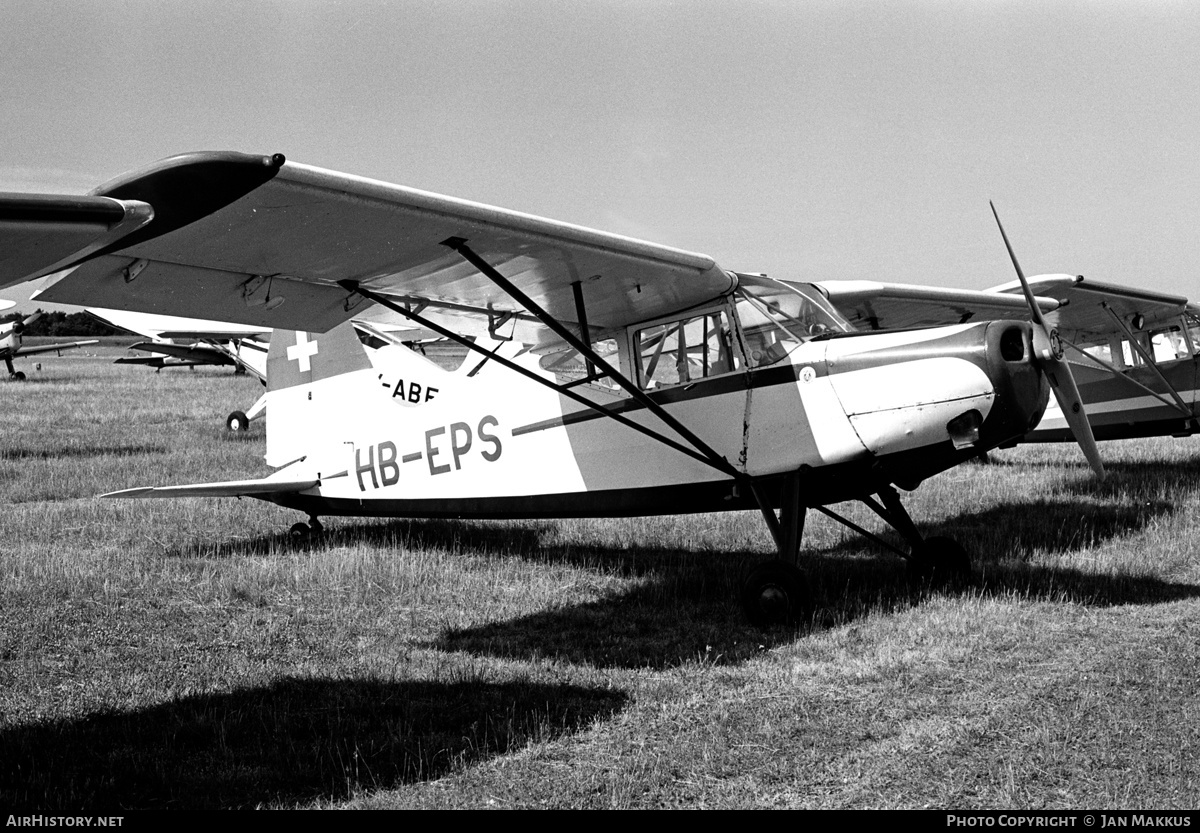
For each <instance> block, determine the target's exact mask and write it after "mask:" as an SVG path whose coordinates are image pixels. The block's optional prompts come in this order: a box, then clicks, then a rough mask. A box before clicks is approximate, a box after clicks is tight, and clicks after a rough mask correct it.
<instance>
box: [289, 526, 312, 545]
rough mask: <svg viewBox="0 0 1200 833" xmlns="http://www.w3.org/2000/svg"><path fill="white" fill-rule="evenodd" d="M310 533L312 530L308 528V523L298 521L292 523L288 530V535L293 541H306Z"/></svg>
mask: <svg viewBox="0 0 1200 833" xmlns="http://www.w3.org/2000/svg"><path fill="white" fill-rule="evenodd" d="M310 535H312V530H311V529H309V528H308V524H306V523H303V522H300V523H294V524H292V528H291V529H289V530H288V537H289V538H291V539H292V540H293V541H297V542H299V541H307V540H308V538H309V536H310Z"/></svg>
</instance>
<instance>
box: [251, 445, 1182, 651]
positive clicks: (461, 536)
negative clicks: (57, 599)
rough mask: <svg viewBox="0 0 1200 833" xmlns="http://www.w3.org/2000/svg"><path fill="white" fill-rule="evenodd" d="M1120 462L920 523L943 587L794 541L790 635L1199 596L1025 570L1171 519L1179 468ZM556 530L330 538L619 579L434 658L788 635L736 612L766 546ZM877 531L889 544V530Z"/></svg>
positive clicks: (403, 531) (729, 643)
mask: <svg viewBox="0 0 1200 833" xmlns="http://www.w3.org/2000/svg"><path fill="white" fill-rule="evenodd" d="M1181 465H1183V464H1181ZM1122 468H1124V469H1125V470H1124V471H1122V470H1121V469H1118V471H1117V475H1118V476H1117V477H1114V478H1113V479H1112V480H1111V481H1110V482H1109V483H1108V484H1103V485H1101V486H1100V487H1098V488H1097V487H1096V486H1095V485H1092V484H1089V483H1083V484H1082V485H1079V486H1074V485H1069V486H1068V487H1067V490H1066V491H1067V492H1068V493H1071V492H1078V493H1079V494H1078V496H1074V497H1073V496H1068V497H1064V498H1057V499H1044V500H1040V501H1036V502H1033V503H1028V502H1023V503H1020V504H1001V505H999V506H994V507H991V508H988V509H983V510H979V511H966V512H962V513H960V514H958V515H954V516H951V517H950V518H948V519H946V520H944V521H942V522H940V523H938V524H936V525H932V524H930V525H926V524H919V526H920V527H921V530H922V532H923V533H924V534H926V535H950V536H952V537H954V538H955V539H956V540H958V541H959V542H960V543H961V544H962V545H963V546H964V547H965V548H966V550H967V551H968V552H969V553H971V555H972V561H973V565H974V568H975V569H974V575H973V577H972V578H971V579H969V580H966V581H963V582H959V583H957V584H955V585H953V586H949V587H937V588H933V587H929V586H928V585H925V584H921V583H919V582H916V581H913V580H910V579H909V577H908V574H907V573H908V571H907V566H906V563H905V562H904V561H903V560H902V559H900V558H899V557H896V556H895V555H893V554H891V553H887V552H885V551H883V550H882V549H881V548H879V547H878V546H877V545H875V544H872V543H869V542H867V541H865V540H864V539H861V538H858V537H857V536H851V537H849V538H848V539H847V540H846V541H845V542H844V543H841V544H839V545H836V546H833V547H828V548H824V549H812V548H808V547H806V548H805V549H804V551H803V552H802V555H801V559H802V561H801V565H802V566H803V567H804V568H805V570H806V571H807V574H808V577H809V581H810V583H811V587H812V592H813V599H814V602H815V610H816V613H815V615H814V617H813V620H812V621H811V622H808V623H806V624H805V627H804V628H802V629H801V631H799V633H803V632H804V631H805V630H807V629H810V628H813V627H816V628H821V627H832V626H837V625H841V624H845V623H847V622H851V621H854V620H856V619H859V618H862V617H864V616H869V615H879V614H887V613H889V612H893V611H899V610H904V609H907V608H910V607H912V606H914V605H916V604H918V603H920V602H921V601H922V600H924V599H926V598H928V596H929V595H930V594H931V593H942V594H956V593H959V594H972V595H980V594H983V595H993V596H998V597H1010V596H1012V595H1014V594H1016V595H1018V596H1020V597H1023V598H1030V599H1034V600H1037V599H1041V600H1047V601H1056V602H1061V601H1067V602H1074V603H1079V604H1087V605H1095V606H1110V605H1122V604H1155V603H1161V602H1168V601H1174V600H1180V599H1188V598H1195V597H1200V586H1196V585H1192V584H1184V583H1175V582H1169V581H1165V580H1162V579H1160V578H1156V577H1154V576H1149V575H1133V574H1116V575H1114V574H1112V571H1103V572H1088V571H1086V570H1081V569H1077V568H1075V567H1071V566H1061V565H1053V564H1051V565H1047V564H1045V563H1033V562H1034V559H1036V560H1037V561H1040V562H1046V561H1048V560H1049V561H1053V560H1054V557H1055V556H1056V555H1060V554H1061V555H1064V556H1066V555H1069V554H1070V553H1072V552H1075V551H1077V550H1079V549H1080V548H1082V547H1085V546H1095V545H1098V544H1103V543H1105V542H1107V541H1111V540H1117V539H1121V538H1124V537H1127V536H1130V535H1135V534H1137V533H1139V532H1141V531H1142V530H1144V529H1145V528H1146V527H1147V526H1149V525H1151V524H1152V523H1154V522H1155V521H1156V520H1157V519H1160V518H1162V517H1165V516H1168V515H1170V514H1172V513H1173V512H1174V511H1175V504H1173V503H1169V502H1166V501H1163V500H1161V499H1160V498H1155V497H1153V496H1154V495H1161V494H1162V489H1161V485H1162V483H1163V478H1164V477H1167V478H1173V479H1172V481H1171V482H1178V483H1180V484H1181V487H1180V488H1181V494H1182V493H1183V492H1186V491H1189V490H1191V489H1192V488H1193V483H1194V482H1195V481H1196V480H1197V479H1198V478H1197V475H1196V471H1197V470H1196V468H1195V467H1194V466H1190V465H1183V468H1184V469H1186V471H1181V470H1179V466H1173V465H1167V466H1165V467H1164V466H1162V465H1159V464H1154V465H1153V466H1152V467H1149V468H1146V467H1139V466H1136V465H1131V466H1127V467H1122ZM1081 482H1082V481H1081ZM1097 498H1099V499H1100V500H1097ZM877 527H878V525H876V526H875V528H877ZM554 530H555V526H554V524H553V522H549V521H535V522H525V523H517V522H514V523H504V524H488V523H480V522H470V521H453V520H401V521H392V522H389V523H383V524H379V523H361V522H359V523H355V522H350V523H348V524H345V525H342V524H338V525H337V526H336V527H334V529H333V530H332V533H331V535H330V537H329V542H330V543H331V544H333V543H339V544H348V545H354V544H368V545H371V546H380V547H385V548H386V547H390V548H393V549H396V550H397V557H402V552H403V551H404V550H420V549H442V550H446V551H449V552H451V553H455V552H462V553H465V554H478V555H489V554H490V555H495V556H499V557H519V558H525V559H529V560H533V561H539V562H545V563H563V564H570V565H572V566H575V567H578V568H581V569H583V570H585V571H597V572H598V573H601V574H602V577H604V578H608V577H616V578H617V579H620V580H621V581H620V582H619V584H620V589H610V588H611V587H612V586H613V585H614V584H616V583H614V582H611V581H607V580H598V581H597V582H596V583H595V585H596V587H595V588H587V587H583V588H582V589H580V588H578V587H576V588H569V589H564V599H563V602H562V603H561V604H559V605H555V606H553V607H549V608H547V609H545V610H542V611H538V612H536V613H532V614H530V615H527V616H522V617H517V618H515V619H511V620H507V621H497V622H489V623H487V624H483V625H479V626H476V627H470V628H460V629H449V630H446V631H445V632H444V633H442V634H441V635H440V636H439V637H438V638H437V639H436V640H434V641H433V642H432V643H430V645H429V647H432V648H435V649H438V650H445V651H463V652H467V653H473V654H479V655H489V656H500V657H505V658H511V659H524V660H527V659H529V658H531V657H550V658H556V659H562V660H566V661H570V662H574V663H586V664H591V665H596V666H603V667H622V668H645V667H651V668H662V667H672V666H676V665H681V664H685V663H694V662H697V661H701V662H713V663H735V662H740V661H743V660H745V659H746V658H748V657H750V656H752V655H754V654H755V653H757V652H759V651H761V650H762V649H763V648H764V647H766V646H769V645H772V644H779V643H782V642H789V641H791V640H793V639H795V638H796V636H797V633H798V632H797V631H794V630H790V629H779V630H776V631H772V632H767V633H764V632H762V631H760V630H758V629H756V628H753V627H751V626H750V625H748V624H747V622H746V621H745V618H744V616H743V614H742V611H741V607H740V603H739V594H740V591H741V587H742V582H743V580H744V578H745V576H746V574H747V573H748V571H749V570H750V569H752V568H753V567H754V566H755V565H756V564H758V563H761V562H762V561H764V560H767V559H768V558H770V556H769V554H767V553H765V552H751V551H748V550H742V551H724V552H722V551H712V550H706V551H690V550H684V549H672V548H665V547H612V546H586V545H580V544H578V543H572V544H569V545H567V544H559V543H549V544H547V543H546V541H547V539H550V538H552V537H553V535H552V533H553V532H554ZM885 537H891V538H892V540H893V541H896V542H897V543H898V540H897V539H896V538H895V536H888V535H885ZM288 546H292V545H291V544H290V543H288V542H287V541H286V539H285V538H283V536H270V537H264V538H259V539H255V540H252V541H246V542H242V543H240V544H239V545H237V546H235V547H233V548H232V549H231V551H230V552H229V555H230V556H234V557H237V556H240V555H242V554H248V553H254V554H269V553H270V552H272V551H275V552H278V551H279V548H280V547H288ZM312 546H318V547H320V546H324V544H322V543H314V544H312ZM631 580H632V581H631ZM582 583H583V584H585V585H586V584H587V582H586V581H584V582H582ZM631 584H632V585H633V586H632V588H631V587H630V585H631ZM589 597H590V598H589Z"/></svg>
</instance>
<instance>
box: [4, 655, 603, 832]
mask: <svg viewBox="0 0 1200 833" xmlns="http://www.w3.org/2000/svg"><path fill="white" fill-rule="evenodd" d="M626 699H627V698H626V696H625V695H624V694H621V693H619V692H614V691H611V690H600V689H593V688H582V687H579V686H568V685H538V684H519V683H511V684H493V683H485V682H480V681H465V682H462V683H456V684H444V683H431V682H380V681H374V680H354V679H350V680H342V679H296V678H290V679H283V680H280V681H278V682H276V683H274V684H273V685H271V686H268V687H262V688H249V689H242V690H237V691H232V692H228V693H221V694H200V695H192V696H188V697H182V698H179V699H177V700H174V701H172V702H169V703H163V704H161V705H157V706H152V707H149V708H145V709H136V710H132V711H128V712H110V713H99V714H94V715H90V716H88V717H85V718H82V719H78V720H70V721H61V722H54V723H42V724H38V725H33V726H15V727H9V728H5V729H3V730H0V804H3V805H4V807H6V808H7V809H6V811H5V812H19V811H20V810H21V809H28V810H33V811H36V812H38V813H43V814H44V813H56V812H71V811H79V810H84V809H86V810H87V811H88V812H104V811H106V810H112V811H119V810H128V809H154V808H170V809H220V808H237V807H256V806H270V805H276V806H278V805H282V806H291V805H296V804H304V803H310V802H330V801H342V800H345V799H347V798H350V797H352V796H353V795H354V794H355V793H357V792H360V791H374V790H381V789H389V788H394V787H397V786H400V785H401V784H405V783H413V782H419V781H425V780H432V779H436V778H439V777H441V776H444V775H446V774H448V773H450V772H452V771H455V770H458V769H460V768H462V767H463V766H465V765H469V764H473V763H478V762H480V761H483V760H487V759H489V758H492V757H495V756H498V755H503V754H505V753H508V752H510V751H514V750H516V749H519V748H522V747H524V746H527V745H528V744H530V743H535V742H539V741H547V740H553V739H554V738H556V737H560V736H562V735H564V734H567V733H570V732H573V731H576V730H578V729H580V728H585V727H587V726H589V725H590V724H591V723H592V722H593V721H594V720H597V719H605V718H608V717H611V716H612V715H613V714H615V713H616V712H617V711H619V710H620V709H622V708H623V707H624V706H625V703H626Z"/></svg>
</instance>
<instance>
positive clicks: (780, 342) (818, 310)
mask: <svg viewBox="0 0 1200 833" xmlns="http://www.w3.org/2000/svg"><path fill="white" fill-rule="evenodd" d="M738 280H739V283H738V288H737V292H736V293H735V296H734V297H735V300H736V302H737V314H738V320H739V321H740V322H741V325H742V334H743V336H744V337H745V339H746V350H747V354H748V356H749V358H750V363H751V365H752V366H754V367H762V366H764V365H769V364H774V363H775V362H777V361H779V360H780V359H782V358H783V357H784V356H786V355H787V354H788V353H790V352H792V351H793V350H794V349H796V348H797V347H798V346H800V345H801V344H803V343H804V342H806V341H808V340H809V339H811V338H814V337H816V336H820V335H824V334H826V333H848V332H853V330H854V328H853V327H852V326H851V325H850V324H849V323H848V322H847V321H846V319H845V317H843V316H842V315H841V313H839V312H838V311H837V310H836V309H835V308H834V307H833V305H832V304H830V303H829V301H828V299H826V298H825V296H823V295H822V294H821V293H820V292H818V291H817V290H816V289H815V288H814V287H811V286H807V285H803V284H792V283H784V282H782V281H777V280H773V279H771V278H766V277H759V276H754V275H739V276H738Z"/></svg>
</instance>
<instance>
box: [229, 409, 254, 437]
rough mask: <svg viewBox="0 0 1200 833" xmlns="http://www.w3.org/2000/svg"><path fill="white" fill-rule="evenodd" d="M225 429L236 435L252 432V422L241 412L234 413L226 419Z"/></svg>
mask: <svg viewBox="0 0 1200 833" xmlns="http://www.w3.org/2000/svg"><path fill="white" fill-rule="evenodd" d="M225 427H226V428H228V429H229V430H230V431H232V432H234V433H235V434H237V433H241V432H242V431H249V430H250V420H248V419H246V415H245V414H244V413H242V412H241V411H234V412H233V413H231V414H230V415H229V416H227V417H225Z"/></svg>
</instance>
